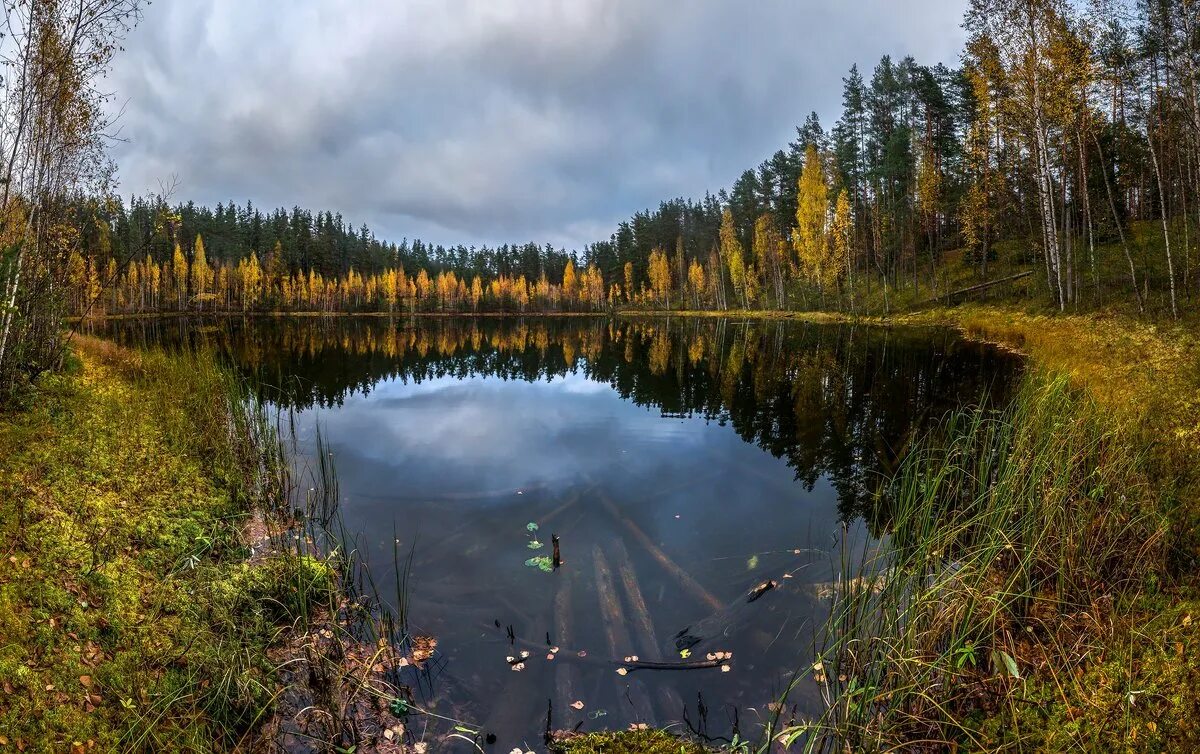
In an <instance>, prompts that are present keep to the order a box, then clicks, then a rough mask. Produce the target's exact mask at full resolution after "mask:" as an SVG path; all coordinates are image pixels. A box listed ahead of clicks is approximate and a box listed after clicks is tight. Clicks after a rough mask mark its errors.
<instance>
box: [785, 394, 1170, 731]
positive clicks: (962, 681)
mask: <svg viewBox="0 0 1200 754" xmlns="http://www.w3.org/2000/svg"><path fill="white" fill-rule="evenodd" d="M1141 462H1142V459H1141V458H1140V455H1139V453H1138V452H1137V446H1136V444H1135V443H1133V442H1132V441H1130V440H1129V439H1128V436H1127V435H1126V434H1125V432H1124V431H1123V430H1122V428H1121V427H1120V426H1115V427H1114V426H1113V423H1112V421H1111V417H1107V416H1104V415H1102V413H1101V411H1100V409H1098V408H1097V406H1096V405H1095V404H1093V403H1092V402H1091V401H1090V400H1089V399H1087V398H1086V397H1084V396H1082V395H1080V394H1079V393H1078V392H1076V391H1074V390H1072V389H1071V387H1070V386H1069V385H1068V383H1067V380H1066V379H1065V378H1062V377H1051V376H1046V375H1041V374H1031V375H1030V376H1028V377H1027V378H1026V381H1025V383H1024V385H1023V387H1022V389H1021V390H1020V391H1019V394H1018V395H1017V396H1016V398H1015V400H1014V401H1013V403H1012V404H1011V405H1010V406H1009V407H1008V408H1007V409H1005V410H1003V411H999V412H997V411H993V410H989V409H987V408H985V407H979V408H974V409H969V410H964V411H960V412H958V413H955V414H953V415H951V416H950V417H948V418H947V420H946V421H945V423H944V426H942V427H941V428H940V429H939V430H938V431H937V432H934V433H932V434H930V435H929V436H928V437H926V438H925V440H924V441H923V442H922V443H921V444H919V445H918V446H917V447H915V448H914V449H913V450H912V451H911V452H910V453H909V454H908V456H907V457H906V458H905V459H904V461H903V463H902V464H901V467H900V469H899V470H898V472H897V475H896V477H895V478H894V480H893V481H892V483H891V484H890V486H889V487H887V489H886V492H885V493H884V494H883V495H882V496H881V499H880V505H881V512H882V513H883V515H886V516H888V517H889V520H890V523H889V524H888V526H887V530H886V531H887V533H886V536H885V537H884V538H883V540H882V541H881V542H880V544H879V545H878V547H876V548H874V549H873V550H872V551H871V552H870V553H869V554H867V555H866V556H864V558H863V560H861V561H860V562H844V563H842V564H841V570H842V573H841V577H840V582H839V588H838V589H837V590H836V594H835V596H834V599H833V605H832V613H831V618H830V620H829V622H828V624H827V626H826V629H825V633H824V636H823V637H822V639H821V647H820V652H819V658H820V659H819V661H818V662H816V663H815V664H814V665H813V667H812V668H811V669H809V670H808V671H807V672H805V673H803V674H802V676H801V677H799V678H797V679H796V680H794V682H793V683H794V684H796V683H817V684H819V686H820V691H821V694H822V697H823V699H824V702H825V712H824V714H823V715H821V716H820V717H819V718H818V719H814V720H806V721H791V724H789V725H787V726H785V727H784V729H783V730H782V731H780V730H779V729H778V728H776V729H775V730H774V731H769V732H774V733H776V734H777V736H778V737H779V738H781V739H782V740H783V741H784V742H785V743H788V744H789V745H790V744H792V743H796V742H803V743H804V745H805V747H806V749H807V750H809V751H821V750H827V749H831V748H844V747H849V748H852V749H854V750H866V751H882V750H890V749H893V748H897V747H903V748H906V749H917V750H920V749H942V748H945V747H955V746H958V745H965V746H967V747H968V748H970V749H980V748H995V747H996V746H998V745H1002V743H1003V742H997V741H996V740H992V739H994V738H995V733H994V731H993V732H992V733H989V734H985V733H983V732H982V729H981V726H980V725H979V722H980V720H982V719H983V718H984V717H991V718H992V719H996V718H997V716H999V717H1001V718H1003V719H1006V720H1008V721H1009V729H1008V730H1007V731H1006V732H1005V733H1004V737H1006V738H1007V739H1008V741H1009V742H1018V743H1019V742H1020V741H1021V740H1022V737H1023V736H1024V735H1026V731H1023V730H1021V722H1020V721H1021V720H1023V719H1027V717H1026V714H1025V713H1026V712H1027V711H1028V708H1029V707H1030V706H1031V705H1032V706H1036V705H1038V704H1040V703H1043V702H1044V701H1045V700H1044V699H1039V698H1034V696H1032V695H1031V694H1030V693H1029V687H1028V686H1027V683H1026V679H1027V678H1028V677H1030V676H1037V677H1038V678H1040V679H1048V681H1047V682H1048V685H1049V687H1051V688H1056V689H1058V693H1060V694H1063V695H1067V694H1068V693H1069V690H1070V689H1069V687H1070V685H1071V684H1072V683H1075V682H1076V675H1075V672H1074V671H1075V669H1076V667H1077V666H1078V665H1079V664H1080V663H1083V662H1086V661H1087V660H1088V659H1089V658H1090V657H1093V656H1094V655H1095V653H1097V652H1099V651H1100V648H1101V645H1102V641H1103V639H1104V638H1105V633H1106V630H1107V628H1106V626H1108V625H1109V620H1110V615H1111V610H1112V605H1113V602H1114V600H1118V599H1120V597H1121V595H1122V594H1124V593H1126V592H1127V590H1129V589H1130V588H1131V587H1133V586H1134V585H1136V584H1138V583H1139V582H1141V581H1142V580H1143V579H1146V578H1149V577H1152V576H1153V574H1158V573H1160V572H1161V570H1162V565H1163V562H1164V557H1165V553H1164V551H1165V547H1164V544H1163V543H1164V532H1165V531H1166V521H1165V518H1164V514H1163V513H1162V511H1163V506H1161V505H1160V501H1158V500H1156V499H1155V496H1154V493H1153V492H1152V490H1151V488H1150V487H1149V485H1147V484H1146V483H1145V482H1144V480H1143V476H1142V472H1141V469H1140V465H1141ZM793 688H794V686H793ZM988 736H990V737H991V738H988Z"/></svg>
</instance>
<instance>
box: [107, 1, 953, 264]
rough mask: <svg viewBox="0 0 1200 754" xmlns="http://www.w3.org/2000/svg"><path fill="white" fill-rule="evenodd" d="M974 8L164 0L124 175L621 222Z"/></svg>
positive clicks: (183, 185)
mask: <svg viewBox="0 0 1200 754" xmlns="http://www.w3.org/2000/svg"><path fill="white" fill-rule="evenodd" d="M965 4H966V0H736V1H735V0H686V1H685V0H679V1H677V2H657V1H655V2H650V1H648V0H477V1H474V0H393V1H392V2H387V3H366V2H362V1H361V0H287V1H286V2H284V1H283V0H270V1H268V0H255V1H254V2H248V1H247V0H211V1H209V2H205V1H203V0H170V1H166V0H160V2H156V3H154V4H153V5H151V6H149V7H148V8H147V9H146V12H145V18H144V20H143V22H142V24H141V25H140V26H139V27H138V28H137V29H136V30H134V32H133V33H132V34H131V35H130V37H129V39H128V40H127V42H126V45H125V47H126V50H125V52H124V53H122V54H121V55H120V56H119V58H118V60H117V63H116V66H115V70H114V71H113V75H112V77H111V80H110V81H109V82H108V87H107V88H109V89H110V90H112V91H113V92H115V93H116V98H115V101H114V105H113V106H114V108H123V109H124V114H123V117H122V118H121V121H120V136H121V137H122V138H123V139H124V140H125V141H122V142H120V143H118V144H116V145H115V146H114V156H115V158H116V160H117V164H118V167H119V171H120V177H121V191H122V193H123V194H125V195H126V196H128V195H129V194H144V193H146V192H147V191H151V190H154V189H155V188H156V187H157V186H158V184H159V181H160V180H163V179H167V178H169V177H170V176H172V175H174V176H177V177H178V179H179V188H178V190H177V192H176V195H175V198H176V199H178V200H183V201H186V200H194V201H196V202H197V203H202V204H210V205H215V204H216V203H217V202H219V201H229V200H231V199H232V200H234V201H236V202H237V203H238V204H244V203H245V202H246V200H251V201H253V202H254V203H255V205H257V206H259V207H262V208H264V209H267V208H273V207H276V206H285V207H289V208H290V207H292V206H294V205H299V206H302V207H307V208H310V209H314V210H315V209H331V210H334V211H340V212H342V214H343V215H344V216H345V218H346V219H347V220H348V221H351V222H353V223H354V224H356V225H357V224H360V223H364V222H365V223H367V224H368V225H369V226H371V228H372V229H373V230H374V231H375V232H376V235H378V236H380V237H383V238H388V239H393V240H399V239H400V238H401V237H405V236H407V237H409V238H413V237H417V236H419V237H422V238H425V239H428V240H432V241H435V242H441V243H460V242H461V243H465V244H468V245H470V244H482V243H489V244H494V243H497V242H504V241H515V242H524V241H529V240H532V241H538V242H542V243H545V242H550V243H553V244H555V245H556V246H560V245H566V246H568V247H572V248H575V247H579V246H581V245H582V244H584V243H587V242H589V241H593V240H599V239H602V238H607V237H608V235H609V234H610V233H611V232H612V231H613V229H614V228H615V225H616V223H617V222H618V221H620V220H622V219H624V218H626V217H628V216H629V215H630V214H631V213H633V212H634V211H635V210H638V209H642V208H645V207H648V206H657V204H658V202H659V201H661V200H663V199H669V198H671V197H675V196H688V197H699V196H703V194H704V192H705V191H712V192H716V191H717V190H718V189H720V188H722V187H727V186H728V185H729V184H731V183H732V182H733V180H734V179H735V178H736V177H737V175H738V174H739V173H740V172H741V171H742V170H744V169H746V168H748V167H753V166H755V165H757V164H758V163H759V162H760V161H761V160H762V159H764V158H765V157H767V156H769V155H770V154H771V153H772V152H774V151H775V150H776V149H778V148H780V147H781V146H783V145H784V144H786V143H787V141H788V140H790V139H791V138H792V137H793V136H794V135H795V126H796V125H797V124H798V123H800V122H802V121H803V119H804V116H805V115H806V114H807V113H808V112H809V111H811V110H816V111H817V112H818V113H819V114H820V115H821V118H822V123H823V124H824V125H825V126H826V127H827V128H828V127H829V126H830V125H832V122H833V120H835V119H836V117H837V116H838V111H839V108H840V99H841V85H842V84H841V79H842V77H843V76H844V75H845V73H846V71H847V70H848V69H849V67H850V65H851V64H852V63H855V62H857V63H858V64H859V67H860V68H861V69H862V70H863V71H864V73H865V74H866V73H869V71H870V70H871V68H873V67H874V64H875V62H876V61H877V60H878V58H879V57H880V55H882V54H884V53H889V54H891V55H893V56H896V57H901V56H904V55H910V54H911V55H913V56H914V57H916V58H917V60H918V61H919V62H922V63H926V64H933V63H936V62H939V61H943V62H947V63H954V62H955V61H957V59H958V55H959V51H960V49H961V48H962V44H963V32H962V30H961V29H960V28H959V24H960V20H961V17H962V12H963V9H964V7H965Z"/></svg>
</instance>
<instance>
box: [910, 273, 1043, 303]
mask: <svg viewBox="0 0 1200 754" xmlns="http://www.w3.org/2000/svg"><path fill="white" fill-rule="evenodd" d="M1032 274H1033V270H1026V271H1025V272H1018V273H1017V274H1016V275H1009V276H1008V277H1004V278H998V279H996V280H989V281H987V282H986V283H978V284H976V285H969V286H967V287H966V288H959V289H958V290H956V291H950V292H949V293H943V294H942V295H940V296H934V297H933V298H931V299H927V300H926V301H925V302H924V303H925V304H936V303H937V302H939V301H948V300H950V299H952V298H954V297H955V296H962V295H965V294H968V293H977V292H978V291H982V290H986V289H988V288H991V287H992V286H996V285H1001V284H1002V283H1011V282H1013V281H1015V280H1020V279H1021V278H1027V277H1029V276H1030V275H1032Z"/></svg>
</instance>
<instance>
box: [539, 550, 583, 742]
mask: <svg viewBox="0 0 1200 754" xmlns="http://www.w3.org/2000/svg"><path fill="white" fill-rule="evenodd" d="M573 578H574V574H573V573H572V571H571V570H570V569H563V570H560V571H559V572H558V579H559V581H558V591H557V592H556V593H555V595H554V631H555V636H554V640H555V641H556V642H557V644H556V646H558V647H559V651H558V652H556V653H554V655H555V660H557V659H558V657H559V655H561V654H562V645H564V644H571V643H573V641H574V632H573V630H572V629H573V628H574V625H573V618H574V614H573V613H572V612H571V581H572V579H573ZM549 649H550V648H548V650H547V651H549ZM554 688H555V691H557V693H558V699H557V702H558V703H557V704H556V705H555V707H556V708H557V709H558V712H559V715H561V716H562V721H563V722H565V723H568V724H567V725H566V727H568V728H570V727H574V725H575V723H576V722H578V721H579V720H580V719H582V717H581V716H580V715H579V714H577V713H576V710H574V709H573V708H572V707H571V703H572V702H574V701H576V700H577V699H579V696H578V693H579V669H578V668H576V667H575V666H574V665H573V664H571V663H566V662H562V663H559V664H558V665H556V666H555V668H554Z"/></svg>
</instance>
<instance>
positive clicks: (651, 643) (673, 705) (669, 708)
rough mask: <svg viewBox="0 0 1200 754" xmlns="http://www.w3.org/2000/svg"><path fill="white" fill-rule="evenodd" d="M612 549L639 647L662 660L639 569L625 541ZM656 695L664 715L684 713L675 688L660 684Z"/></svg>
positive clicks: (650, 658)
mask: <svg viewBox="0 0 1200 754" xmlns="http://www.w3.org/2000/svg"><path fill="white" fill-rule="evenodd" d="M611 550H612V554H613V559H614V560H615V561H616V564H617V572H618V573H620V574H621V584H622V585H623V586H624V587H625V597H626V598H627V599H628V600H629V608H630V612H632V613H633V621H634V629H635V634H636V643H637V646H638V649H639V651H640V652H641V653H642V655H644V656H645V659H646V660H647V661H657V660H662V659H664V658H663V655H662V649H661V647H660V646H659V643H658V636H657V634H656V633H655V631H654V621H653V620H651V618H650V610H649V609H647V608H646V599H645V598H644V597H643V596H642V589H641V586H640V585H639V584H638V579H637V573H636V572H635V571H634V570H633V561H632V560H630V558H629V551H628V550H626V549H625V543H623V542H622V541H621V540H619V539H618V540H616V541H614V542H613V544H612V547H611ZM656 696H657V697H658V702H659V704H660V705H661V706H662V711H663V716H664V718H667V719H673V718H676V717H677V716H679V715H681V714H683V709H684V705H683V699H682V698H681V697H680V696H679V694H678V693H676V691H675V689H672V688H670V687H668V686H663V685H661V684H659V685H658V687H657V690H656Z"/></svg>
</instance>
